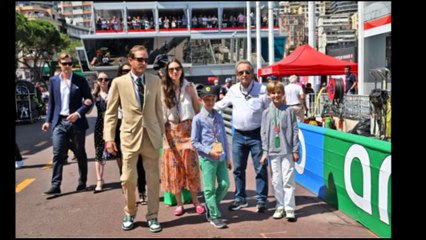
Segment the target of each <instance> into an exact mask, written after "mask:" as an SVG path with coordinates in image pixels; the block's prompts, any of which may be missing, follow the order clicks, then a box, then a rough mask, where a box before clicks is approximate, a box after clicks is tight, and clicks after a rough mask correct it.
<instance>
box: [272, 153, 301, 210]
mask: <svg viewBox="0 0 426 240" xmlns="http://www.w3.org/2000/svg"><path fill="white" fill-rule="evenodd" d="M270 162H271V171H272V187H273V188H274V196H275V199H276V201H277V204H276V208H279V207H284V210H285V211H288V210H296V203H295V193H294V192H295V189H296V182H295V179H294V161H293V154H287V155H284V156H281V157H276V158H271V159H270Z"/></svg>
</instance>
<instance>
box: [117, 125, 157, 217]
mask: <svg viewBox="0 0 426 240" xmlns="http://www.w3.org/2000/svg"><path fill="white" fill-rule="evenodd" d="M126 150H127V149H125V148H123V146H122V152H123V174H122V175H121V178H120V180H121V186H122V188H123V193H124V197H125V198H126V200H127V201H126V202H127V205H126V206H125V207H124V213H125V214H127V215H131V216H136V212H137V207H136V185H137V177H138V172H137V169H136V166H137V161H138V157H139V154H141V155H142V159H143V161H142V163H143V167H144V169H145V173H146V174H145V177H146V184H147V191H148V194H147V195H148V201H147V204H148V212H147V213H146V219H147V220H150V219H153V218H157V215H158V209H159V204H160V201H159V196H160V168H159V158H160V149H158V148H154V147H153V145H152V143H151V140H150V139H149V135H148V133H147V131H146V129H145V128H144V129H143V139H142V147H141V150H140V152H129V151H126Z"/></svg>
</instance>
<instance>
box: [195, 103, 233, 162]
mask: <svg viewBox="0 0 426 240" xmlns="http://www.w3.org/2000/svg"><path fill="white" fill-rule="evenodd" d="M216 139H217V141H218V142H220V143H222V147H223V151H224V152H223V153H222V155H221V156H220V158H219V161H224V160H226V159H230V157H229V149H228V148H229V146H228V139H227V137H226V132H225V125H224V123H223V118H222V116H221V115H220V114H219V113H218V112H217V111H215V110H213V112H212V113H209V112H208V111H207V110H206V109H205V108H204V107H203V108H202V109H201V111H200V112H199V113H198V114H197V115H195V116H194V118H193V119H192V131H191V143H192V147H194V149H195V150H196V151H197V153H198V155H199V156H202V157H205V158H206V159H208V160H211V161H217V160H213V159H211V158H210V156H209V153H210V151H211V150H212V149H213V143H214V142H215V141H216Z"/></svg>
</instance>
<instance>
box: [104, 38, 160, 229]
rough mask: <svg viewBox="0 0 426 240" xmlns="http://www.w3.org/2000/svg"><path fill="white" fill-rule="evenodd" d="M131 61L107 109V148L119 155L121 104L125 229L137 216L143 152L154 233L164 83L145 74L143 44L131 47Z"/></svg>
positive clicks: (148, 216)
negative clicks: (117, 132) (139, 164)
mask: <svg viewBox="0 0 426 240" xmlns="http://www.w3.org/2000/svg"><path fill="white" fill-rule="evenodd" d="M128 61H129V63H130V65H131V67H132V70H131V71H130V72H129V73H128V74H125V75H123V76H120V77H117V78H116V79H114V81H112V83H111V88H110V90H109V94H108V103H107V110H106V112H105V122H104V123H105V125H104V139H105V145H106V149H107V151H108V152H109V153H111V154H115V153H116V152H117V146H116V145H115V141H114V138H115V128H116V125H117V119H118V111H117V110H118V106H119V105H120V106H121V108H122V110H123V119H122V124H121V128H120V131H121V134H120V139H121V150H122V153H123V169H122V170H123V174H122V175H121V178H120V180H121V186H122V188H123V193H124V196H125V198H126V206H125V207H124V213H125V215H124V219H123V224H122V226H121V228H122V229H123V230H130V229H132V228H133V221H134V218H135V217H136V212H137V207H136V185H137V177H138V176H137V170H136V164H137V161H138V157H139V155H141V156H142V159H143V167H144V169H145V172H146V182H147V188H148V212H147V214H146V219H147V221H148V226H149V229H150V231H151V232H159V231H161V226H160V224H159V222H158V220H157V214H158V209H159V191H160V181H159V179H160V176H159V158H160V150H159V149H160V147H161V144H162V135H163V133H164V120H163V110H162V103H161V85H160V79H158V77H157V76H154V75H150V74H147V73H145V71H146V67H147V65H148V51H147V49H146V48H145V47H144V46H142V45H136V46H134V47H133V48H132V49H130V52H129V55H128Z"/></svg>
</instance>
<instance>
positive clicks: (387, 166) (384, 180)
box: [378, 156, 392, 224]
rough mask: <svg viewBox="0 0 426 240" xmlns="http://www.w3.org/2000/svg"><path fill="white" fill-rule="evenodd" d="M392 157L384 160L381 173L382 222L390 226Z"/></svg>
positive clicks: (380, 206)
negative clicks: (389, 190) (389, 185)
mask: <svg viewBox="0 0 426 240" xmlns="http://www.w3.org/2000/svg"><path fill="white" fill-rule="evenodd" d="M391 163H392V156H387V157H386V158H385V160H383V162H382V165H381V166H380V171H379V204H378V205H379V216H380V220H382V222H385V223H387V224H389V216H388V184H389V178H390V175H391V172H392V169H391Z"/></svg>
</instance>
